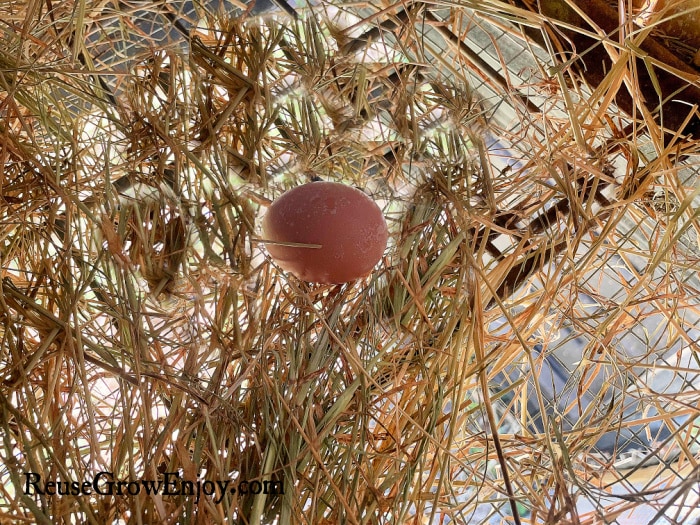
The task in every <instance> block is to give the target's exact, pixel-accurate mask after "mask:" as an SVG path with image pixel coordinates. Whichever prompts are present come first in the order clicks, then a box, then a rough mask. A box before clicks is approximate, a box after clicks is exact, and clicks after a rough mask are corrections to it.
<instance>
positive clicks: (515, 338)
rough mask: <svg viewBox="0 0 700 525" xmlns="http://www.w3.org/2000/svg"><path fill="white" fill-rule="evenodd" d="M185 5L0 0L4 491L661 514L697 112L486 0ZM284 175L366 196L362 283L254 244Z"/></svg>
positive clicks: (677, 478) (674, 403)
mask: <svg viewBox="0 0 700 525" xmlns="http://www.w3.org/2000/svg"><path fill="white" fill-rule="evenodd" d="M20 7H21V9H20ZM194 7H195V10H194V11H189V12H185V11H186V10H185V9H184V8H183V7H182V6H178V5H176V4H164V5H160V6H146V7H144V6H142V5H141V4H137V3H133V5H132V4H131V3H130V4H128V5H127V4H123V5H122V4H119V5H118V6H117V5H115V4H112V3H105V4H100V3H95V4H93V3H76V4H72V3H61V4H60V5H50V4H48V3H47V4H27V5H22V6H9V5H6V6H3V7H2V9H3V10H4V11H6V13H5V15H6V16H4V18H3V19H4V20H6V24H5V25H4V26H3V28H2V31H3V38H2V40H3V44H2V46H0V53H1V55H0V70H1V71H2V75H1V76H0V81H1V82H2V89H3V90H4V92H3V93H2V94H1V95H0V111H2V123H1V124H0V131H2V149H1V152H2V155H3V172H2V200H1V201H0V205H1V206H2V208H3V212H2V217H3V219H2V248H1V249H2V272H3V275H2V277H3V284H2V286H3V294H2V301H1V304H0V306H1V308H2V354H1V355H0V366H1V369H2V387H1V390H0V401H1V406H2V411H1V412H0V413H1V414H2V418H1V420H0V423H1V424H2V443H3V448H2V452H0V454H2V461H3V465H4V468H3V469H2V471H1V472H0V476H1V479H2V480H3V483H2V484H0V491H2V493H1V494H2V495H1V496H0V501H2V507H1V510H2V512H3V515H4V518H3V519H7V520H15V521H16V520H20V519H27V520H36V521H37V522H44V523H49V522H53V523H61V522H66V523H72V522H90V523H106V522H116V523H123V522H129V523H131V522H134V523H137V522H145V523H169V522H178V523H218V522H226V521H236V522H240V523H341V522H347V523H421V522H424V523H446V522H448V520H451V521H453V522H458V523H470V522H474V523H485V522H493V523H512V522H516V523H517V522H520V523H605V522H611V523H612V521H605V520H607V519H608V518H610V519H617V518H620V519H623V517H624V516H625V515H628V514H626V513H629V512H630V510H631V509H634V508H635V507H639V506H640V505H641V503H640V501H644V502H646V503H650V504H651V505H654V504H655V505H656V507H655V510H656V511H658V513H660V514H659V516H663V515H669V516H671V515H672V513H675V514H673V515H674V516H676V519H677V520H680V521H677V522H681V521H682V520H683V519H685V518H687V519H690V517H691V516H692V507H693V503H692V501H693V500H692V491H690V488H691V485H690V484H689V482H687V481H685V478H688V479H692V475H694V473H695V471H696V470H695V467H694V465H695V458H696V454H697V446H696V442H695V435H696V432H695V428H696V427H695V424H694V417H695V416H694V413H695V410H696V406H697V399H696V397H697V394H696V389H695V388H694V386H693V385H694V383H693V381H694V375H695V370H696V369H697V366H696V362H695V345H696V340H697V329H696V328H695V323H696V319H697V300H696V297H697V289H698V288H697V282H696V279H695V277H694V275H695V273H696V272H695V268H696V265H697V237H696V235H697V232H698V231H699V230H698V229H697V223H696V214H695V212H694V206H695V202H696V193H697V192H696V190H695V188H694V181H695V179H694V178H693V177H694V173H696V171H697V168H696V166H695V164H694V163H693V159H695V158H696V157H695V155H696V150H695V147H696V145H695V143H694V142H693V141H687V140H684V139H682V138H681V137H680V136H676V137H673V138H672V139H670V140H668V141H666V142H663V143H662V139H661V138H660V137H663V133H659V129H658V126H656V127H655V124H654V121H653V120H643V121H637V122H636V124H635V125H631V124H629V121H628V120H627V118H626V117H625V116H624V115H621V114H620V113H619V112H618V110H617V109H616V108H615V106H614V105H612V104H611V98H609V97H607V96H606V92H605V91H604V90H599V91H596V92H594V93H593V94H591V93H590V92H587V91H585V88H580V87H577V86H578V84H576V83H575V82H574V81H575V80H578V77H576V76H575V75H574V73H573V72H572V71H569V70H567V69H565V68H560V69H559V70H558V71H557V70H553V71H549V72H548V71H547V70H546V69H545V63H547V62H548V61H549V60H551V59H552V58H551V57H552V56H558V55H556V52H555V50H553V49H550V50H549V51H550V52H551V55H550V54H548V53H547V52H546V51H544V50H543V49H540V48H538V49H535V48H534V47H531V48H530V54H529V55H528V56H530V57H531V58H525V55H524V54H522V51H521V52H518V53H514V52H513V53H512V49H511V47H510V45H511V44H513V43H517V42H520V43H521V49H526V50H527V49H528V48H527V45H526V46H523V45H522V44H523V42H524V41H523V39H522V36H521V34H520V33H519V32H518V31H517V30H515V29H514V28H513V26H511V25H510V22H513V21H515V22H521V23H525V24H526V25H529V26H536V27H537V26H538V25H539V24H540V23H541V22H542V18H538V16H539V15H535V14H533V13H531V12H526V11H523V10H519V9H516V8H514V7H512V6H509V5H507V4H498V3H495V2H491V3H487V5H486V6H483V7H482V8H481V9H480V10H478V11H477V12H476V13H475V12H474V11H472V10H470V9H466V8H463V7H457V6H452V7H449V6H448V5H446V6H445V7H440V6H432V5H426V4H422V3H411V4H408V5H403V4H392V5H388V4H387V5H382V6H379V5H374V4H372V3H360V4H352V5H349V4H348V5H345V4H344V5H343V6H341V7H338V6H336V7H334V6H332V5H331V3H328V4H323V5H320V6H316V7H315V8H314V9H313V10H310V11H304V16H302V17H301V19H300V20H298V21H292V20H291V19H289V18H287V17H281V16H268V17H264V18H249V17H248V16H247V15H246V14H245V13H242V11H240V10H238V11H236V10H235V9H229V10H225V9H223V8H222V9H211V6H210V8H209V9H205V8H203V6H199V5H197V6H194ZM229 7H231V8H235V7H243V6H237V5H236V4H235V3H234V4H233V5H231V6H229ZM380 7H381V8H380ZM527 13H529V14H527ZM154 20H155V22H154ZM174 20H175V21H177V23H173V21H174ZM148 24H156V25H158V24H160V25H158V27H161V26H164V27H168V28H173V32H171V31H170V30H168V31H164V32H163V34H160V33H159V34H158V35H155V36H154V35H151V36H152V37H153V38H148V39H143V38H142V37H143V36H149V35H148V34H145V33H144V32H145V31H146V29H144V28H147V27H154V26H153V25H151V26H149V25H148ZM117 30H118V31H119V32H120V33H119V34H121V35H123V36H122V37H115V35H116V34H117ZM135 35H136V36H138V38H135ZM467 35H469V39H470V42H471V47H470V46H467V45H463V44H460V43H459V42H460V40H463V39H464V38H465V37H466V36H467ZM156 36H157V38H156ZM125 42H129V43H131V45H132V48H131V50H125V49H126V47H128V46H126V47H125ZM475 42H476V44H478V45H480V46H482V47H481V50H482V52H481V53H479V52H475V47H474V46H475ZM506 42H509V43H510V44H508V45H506ZM110 49H111V51H110ZM476 49H479V47H476ZM550 73H551V74H550ZM620 74H622V72H621V73H620ZM629 126H632V129H634V127H635V126H636V127H637V128H638V129H634V131H635V133H632V134H631V133H630V132H629V130H630V127H629ZM660 145H662V147H660ZM681 158H684V159H686V160H685V164H683V165H681V164H677V160H678V159H681ZM314 176H320V177H322V178H324V179H328V180H337V181H343V182H346V183H348V184H352V185H356V186H358V187H361V188H363V189H364V190H365V191H367V192H368V193H369V194H371V195H372V196H373V198H375V200H377V201H378V202H379V203H380V204H381V206H382V207H383V209H384V212H385V215H386V217H387V220H388V222H389V227H390V231H391V239H390V246H389V248H388V250H387V252H386V255H385V257H384V259H383V260H382V261H381V263H380V264H379V265H378V267H377V271H376V272H375V273H374V274H372V275H371V276H370V277H368V278H367V279H364V280H362V281H361V282H356V283H353V284H350V285H343V286H319V285H310V284H307V283H303V282H300V281H298V280H296V279H294V278H292V277H290V276H287V275H285V274H284V273H282V272H281V271H279V270H278V268H276V267H275V266H274V264H273V263H272V262H271V261H270V260H269V259H268V258H267V256H266V253H265V250H264V248H263V246H262V242H261V239H260V237H259V220H260V216H261V213H262V212H263V210H264V209H265V207H266V206H267V205H268V204H269V202H270V201H271V200H272V199H274V198H275V197H276V196H278V195H280V194H281V193H282V192H283V191H284V190H285V189H287V188H290V187H293V186H295V185H297V184H300V183H302V182H306V181H308V180H310V179H311V178H312V177H314ZM571 341H577V344H576V345H573V344H571ZM572 354H574V355H573V357H572ZM567 366H569V367H570V368H569V369H567ZM562 371H564V372H565V373H566V374H568V376H567V377H564V378H562V377H557V374H561V373H562ZM669 372H670V374H669ZM667 383H668V384H667ZM679 383H680V384H679ZM664 385H665V386H664ZM659 422H660V423H661V425H659ZM640 427H642V430H639V428H640ZM644 427H646V432H647V436H646V438H647V439H642V438H640V437H639V435H640V433H641V434H644V432H645V430H644ZM654 429H657V430H658V432H657V431H655V430H654ZM655 432H657V433H655ZM641 444H644V445H645V446H648V447H649V448H648V449H647V450H646V451H644V449H641V448H640V446H641ZM640 450H642V452H640ZM622 452H627V455H624V454H622ZM640 453H641V454H642V455H644V454H647V455H648V456H649V457H645V458H644V459H643V460H642V461H636V462H631V463H630V458H632V459H634V455H635V454H637V455H639V454H640ZM620 461H623V462H624V461H628V463H627V464H624V463H623V464H621V463H620ZM672 461H674V463H673V464H672V466H671V462H672ZM616 462H617V463H616ZM626 465H627V466H629V465H631V466H632V467H633V468H632V470H621V468H622V467H625V466H626ZM648 469H652V470H651V471H649V470H648ZM28 472H33V473H36V474H37V475H40V476H41V479H42V480H57V481H63V482H65V481H67V480H71V481H72V480H76V481H78V482H81V483H82V482H83V481H84V480H88V481H91V480H93V479H94V478H95V476H96V475H97V474H98V473H99V472H109V473H112V474H113V477H114V479H115V480H117V481H120V480H123V481H136V482H137V484H138V482H140V481H142V480H162V479H164V478H165V477H166V476H168V475H171V476H172V475H173V474H168V473H175V472H177V473H178V475H179V476H180V477H181V478H182V479H186V480H190V481H198V482H199V484H198V485H195V486H196V487H198V488H199V489H200V490H201V489H202V487H203V484H204V482H205V481H207V480H230V481H231V482H232V483H235V484H239V483H240V482H243V481H246V482H249V483H250V482H252V481H258V482H260V483H261V484H263V483H270V482H282V483H284V489H285V492H284V494H283V495H281V494H264V493H260V494H251V493H248V494H242V493H240V492H239V491H237V492H236V493H235V494H233V493H231V492H230V491H229V492H228V493H224V494H221V493H220V492H218V493H215V494H214V495H213V496H212V497H208V496H202V497H199V498H197V497H194V496H192V495H182V494H180V495H162V494H160V495H156V496H149V495H148V494H146V491H145V489H143V488H142V489H139V493H138V494H129V493H128V490H129V488H128V485H124V487H123V488H122V493H121V494H111V495H96V494H91V495H86V494H78V495H72V494H68V495H59V496H48V495H43V496H41V495H37V494H32V495H25V494H23V493H22V492H23V491H22V488H23V487H24V486H25V485H26V480H27V478H26V476H27V473H28ZM635 476H636V477H635ZM33 479H34V478H33ZM171 479H172V478H171ZM639 479H641V482H640V481H639ZM103 481H104V478H103ZM640 483H641V485H640ZM236 486H239V485H236ZM261 486H262V485H261ZM134 487H135V486H133V487H132V488H134ZM142 487H143V485H142ZM59 490H64V489H59ZM134 490H136V489H135V488H134ZM613 494H616V496H615V497H613V496H612V495H613ZM669 495H670V496H671V498H668V496H669ZM686 497H687V498H690V500H688V499H683V498H686ZM664 498H666V499H664ZM655 501H656V502H658V503H654V502H655ZM586 504H589V506H590V509H588V510H585V511H584V510H580V509H582V508H585V506H586ZM577 508H578V509H579V510H577ZM611 517H612V518H611Z"/></svg>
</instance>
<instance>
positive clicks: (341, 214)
mask: <svg viewBox="0 0 700 525" xmlns="http://www.w3.org/2000/svg"><path fill="white" fill-rule="evenodd" d="M262 228H263V237H264V238H265V240H266V241H276V242H277V243H303V244H306V245H316V247H308V246H285V245H282V244H274V243H267V244H266V248H267V251H268V252H269V254H270V255H271V256H272V258H273V259H274V260H275V262H277V264H279V265H280V266H281V267H282V269H283V270H286V271H288V272H291V273H293V274H294V275H296V276H297V277H299V278H300V279H302V280H304V281H309V282H315V283H334V284H339V283H345V282H348V281H353V280H355V279H358V278H360V277H364V276H365V275H367V274H368V273H369V272H370V271H371V270H372V268H374V266H375V265H376V264H377V262H378V261H379V259H380V258H381V257H382V254H383V253H384V249H385V248H386V243H387V238H388V231H387V226H386V221H385V220H384V216H383V215H382V211H381V210H380V209H379V206H377V204H376V203H375V202H374V201H373V200H372V199H370V198H369V197H368V196H367V195H365V194H364V193H362V192H361V191H360V190H358V189H355V188H353V187H351V186H346V185H344V184H338V183H336V182H310V183H308V184H304V185H302V186H297V187H296V188H293V189H291V190H289V191H287V192H286V193H284V194H283V195H282V196H281V197H279V198H278V199H277V200H275V201H274V202H273V203H272V205H271V206H270V207H269V208H268V210H267V213H266V214H265V217H264V219H263V223H262Z"/></svg>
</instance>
